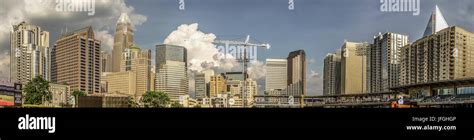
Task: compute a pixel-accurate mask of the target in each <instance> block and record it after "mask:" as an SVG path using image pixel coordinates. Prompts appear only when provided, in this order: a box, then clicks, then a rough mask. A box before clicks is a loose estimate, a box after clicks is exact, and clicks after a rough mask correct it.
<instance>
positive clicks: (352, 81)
mask: <svg viewBox="0 0 474 140" xmlns="http://www.w3.org/2000/svg"><path fill="white" fill-rule="evenodd" d="M368 46H369V44H367V43H356V42H347V41H346V42H344V44H343V46H342V48H341V51H342V52H341V53H342V54H341V81H340V82H341V94H359V93H365V92H366V91H367V87H366V84H367V65H366V61H367V60H366V48H367V47H368Z"/></svg>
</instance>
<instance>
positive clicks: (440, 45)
mask: <svg viewBox="0 0 474 140" xmlns="http://www.w3.org/2000/svg"><path fill="white" fill-rule="evenodd" d="M473 52H474V33H472V32H470V31H467V30H465V29H463V28H461V27H458V26H450V27H448V24H447V22H446V20H445V19H444V17H443V15H442V13H441V11H440V9H439V8H438V6H436V7H435V9H434V10H433V12H432V14H431V17H430V19H429V21H428V25H427V27H426V30H425V32H424V34H423V38H421V39H418V40H416V41H415V42H414V43H413V44H411V45H406V46H405V47H404V48H403V49H402V52H401V54H402V58H401V60H400V61H401V66H400V70H401V72H400V74H401V75H400V81H399V82H400V84H401V85H402V86H403V85H410V84H420V83H427V82H436V81H445V80H456V79H463V78H472V77H474V71H473V70H472V67H474V53H473Z"/></svg>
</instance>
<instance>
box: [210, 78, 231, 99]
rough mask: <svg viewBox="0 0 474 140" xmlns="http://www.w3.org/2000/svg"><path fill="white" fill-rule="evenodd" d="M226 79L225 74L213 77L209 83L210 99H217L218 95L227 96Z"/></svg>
mask: <svg viewBox="0 0 474 140" xmlns="http://www.w3.org/2000/svg"><path fill="white" fill-rule="evenodd" d="M226 91H227V89H226V79H225V75H224V74H219V75H215V76H211V80H210V82H209V97H217V95H218V94H226Z"/></svg>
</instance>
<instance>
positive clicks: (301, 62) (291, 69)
mask: <svg viewBox="0 0 474 140" xmlns="http://www.w3.org/2000/svg"><path fill="white" fill-rule="evenodd" d="M287 64H288V65H287V77H288V78H287V88H289V87H291V88H289V89H288V90H287V93H286V94H288V95H306V53H305V52H304V50H297V51H293V52H290V53H289V55H288V58H287ZM290 89H291V90H290Z"/></svg>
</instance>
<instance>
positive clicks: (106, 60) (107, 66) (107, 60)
mask: <svg viewBox="0 0 474 140" xmlns="http://www.w3.org/2000/svg"><path fill="white" fill-rule="evenodd" d="M110 71H112V55H110V54H109V53H107V52H105V51H101V52H100V72H110Z"/></svg>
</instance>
